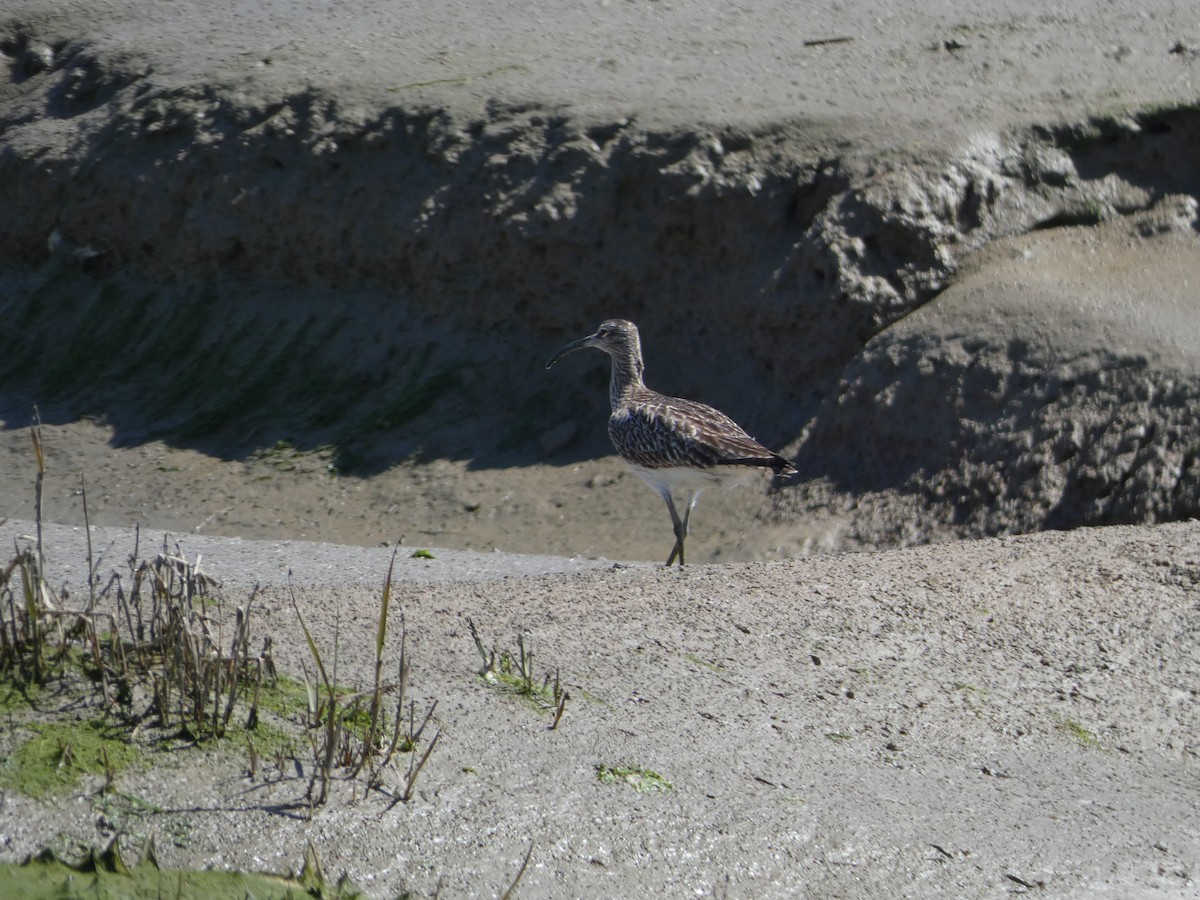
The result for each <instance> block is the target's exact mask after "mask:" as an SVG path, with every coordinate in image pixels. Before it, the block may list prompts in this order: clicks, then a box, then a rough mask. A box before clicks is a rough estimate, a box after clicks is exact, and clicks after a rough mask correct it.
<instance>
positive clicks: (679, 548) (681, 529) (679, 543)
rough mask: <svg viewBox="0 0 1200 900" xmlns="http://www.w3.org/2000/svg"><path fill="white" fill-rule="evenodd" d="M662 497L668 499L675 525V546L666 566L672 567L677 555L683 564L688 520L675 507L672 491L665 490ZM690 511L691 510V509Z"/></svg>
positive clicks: (672, 522) (672, 521) (672, 520)
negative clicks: (682, 517) (680, 516)
mask: <svg viewBox="0 0 1200 900" xmlns="http://www.w3.org/2000/svg"><path fill="white" fill-rule="evenodd" d="M662 498H663V499H664V500H666V501H667V509H668V510H669V511H670V513H671V524H672V525H674V526H675V547H674V549H672V550H671V555H670V556H668V557H667V562H666V567H667V568H668V569H669V568H671V564H672V563H673V562H675V557H679V565H681V566H682V565H683V539H684V538H685V537H687V522H686V520H684V519H680V518H679V512H678V510H676V509H675V501H674V500H673V499H672V498H671V492H670V491H666V490H664V491H663V492H662ZM688 512H691V510H690V509H689V510H688Z"/></svg>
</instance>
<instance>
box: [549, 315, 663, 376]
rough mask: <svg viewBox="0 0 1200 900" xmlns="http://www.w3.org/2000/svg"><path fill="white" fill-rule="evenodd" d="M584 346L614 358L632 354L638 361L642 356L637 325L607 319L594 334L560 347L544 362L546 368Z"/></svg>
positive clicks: (620, 320)
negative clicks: (601, 351)
mask: <svg viewBox="0 0 1200 900" xmlns="http://www.w3.org/2000/svg"><path fill="white" fill-rule="evenodd" d="M584 347H595V348H596V349H597V350H603V351H604V352H605V353H607V354H608V355H609V356H611V357H613V358H614V359H622V358H626V357H630V356H632V357H633V358H634V359H636V360H638V361H640V360H641V357H642V345H641V341H640V340H639V339H638V330H637V326H636V325H634V324H633V323H632V322H629V321H626V320H625V319H609V320H608V321H607V322H602V323H601V324H600V327H599V328H597V329H596V332H595V334H589V335H588V336H587V337H585V338H580V339H579V340H577V341H571V343H569V344H567V345H566V346H564V347H560V348H559V349H558V352H556V353H555V354H554V355H553V356H551V357H550V360H549V362H547V363H546V368H547V369H549V368H553V366H554V364H555V363H557V362H558V361H559V360H560V359H562V358H563V357H564V356H566V355H567V354H568V353H574V352H575V351H576V350H582V349H583V348H584Z"/></svg>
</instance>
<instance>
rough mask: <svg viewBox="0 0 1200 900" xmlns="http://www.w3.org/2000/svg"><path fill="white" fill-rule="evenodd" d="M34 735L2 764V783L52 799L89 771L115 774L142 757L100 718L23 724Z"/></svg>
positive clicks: (118, 731) (94, 773)
mask: <svg viewBox="0 0 1200 900" xmlns="http://www.w3.org/2000/svg"><path fill="white" fill-rule="evenodd" d="M23 727H24V728H26V729H28V730H29V732H30V733H31V735H32V736H31V737H29V738H28V739H27V740H25V741H24V742H23V743H21V744H20V745H19V746H18V747H17V748H16V750H15V752H13V753H12V755H11V756H10V757H9V758H8V759H7V760H5V762H4V763H3V764H2V765H0V786H3V787H5V788H12V789H15V790H17V791H20V792H21V793H22V794H26V795H28V796H30V797H38V798H42V797H48V796H50V795H52V794H60V793H63V792H64V791H68V790H70V789H72V788H74V787H76V786H77V785H78V784H79V783H80V781H81V780H82V779H83V778H84V776H86V775H105V776H106V777H109V778H111V777H112V776H113V775H115V774H116V773H118V772H122V771H124V770H126V769H129V768H131V767H133V766H135V765H140V764H141V762H142V760H143V757H142V754H141V753H140V752H139V751H138V749H137V748H136V747H134V746H133V745H132V744H130V743H129V742H128V741H126V740H125V739H124V738H123V737H122V735H121V731H120V729H114V728H112V727H111V726H109V725H108V724H107V723H105V722H104V721H102V720H99V719H92V720H89V721H85V722H74V723H71V722H51V723H48V724H29V725H26V726H23Z"/></svg>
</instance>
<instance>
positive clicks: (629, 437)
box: [546, 319, 796, 566]
mask: <svg viewBox="0 0 1200 900" xmlns="http://www.w3.org/2000/svg"><path fill="white" fill-rule="evenodd" d="M584 347H595V348H596V349H597V350H603V351H604V352H605V353H607V354H608V355H609V356H610V357H611V358H612V381H611V382H610V383H609V388H608V396H609V400H610V401H611V402H612V415H611V416H609V419H608V436H609V437H610V438H612V442H613V446H614V447H616V448H617V452H618V453H619V454H621V457H622V458H623V459H624V460H625V461H626V462H627V463H629V465H630V466H631V467H632V468H633V471H634V472H636V473H637V475H638V476H639V477H640V478H641V479H642V480H643V481H644V482H646V484H648V485H650V487H652V488H654V490H656V491H657V492H658V494H659V496H660V497H662V498H663V500H665V501H666V504H667V509H668V511H670V513H671V523H672V524H673V525H674V526H675V547H674V548H673V549H672V550H671V555H670V556H669V557H667V562H666V564H667V566H670V565H671V564H672V563H673V562H675V560H676V559H678V560H679V565H681V566H682V565H683V542H684V539H685V538H686V537H687V535H688V520H689V519H690V518H691V515H692V509H693V508H694V507H695V506H696V501H697V500H698V499H699V498H700V492H701V491H703V490H704V489H705V488H707V487H712V486H714V485H718V484H723V483H724V484H731V483H737V481H739V480H741V479H744V478H745V477H746V476H747V474H749V473H752V472H753V471H754V470H761V469H771V470H772V471H773V472H774V473H775V474H776V475H794V474H796V467H795V466H793V465H792V464H791V463H790V462H788V461H787V460H786V459H784V458H783V457H782V456H780V455H779V454H778V453H772V452H771V451H770V450H768V449H767V448H766V447H764V446H763V445H762V444H760V443H759V442H758V441H756V440H755V439H754V438H752V437H750V435H748V434H747V433H746V432H745V431H744V430H743V429H742V427H741V426H740V425H738V424H737V423H736V422H734V421H733V419H731V418H729V416H727V415H725V414H724V413H723V412H721V411H720V410H717V409H713V408H712V407H711V406H705V405H704V404H703V403H696V402H694V401H692V400H681V399H679V398H677V397H668V396H666V395H664V394H660V393H658V392H657V391H652V390H650V389H649V388H648V387H646V385H645V383H643V381H642V372H643V370H644V368H645V366H644V364H643V362H642V343H641V340H640V339H639V338H638V330H637V326H636V325H634V324H633V323H632V322H627V321H625V320H624V319H609V320H608V321H607V322H604V323H603V324H601V326H600V327H599V328H598V329H596V333H595V334H590V335H588V336H587V337H585V338H580V339H579V340H577V341H572V342H571V343H569V344H567V345H566V346H565V347H563V348H562V349H560V350H559V351H558V352H557V353H555V354H554V355H553V356H552V357H550V361H549V362H547V363H546V368H547V369H549V368H551V367H552V366H553V365H554V364H555V363H557V362H558V361H559V360H560V359H562V358H563V357H564V356H566V355H567V354H568V353H573V352H574V351H576V350H582V349H583V348H584ZM676 496H679V497H680V498H681V499H682V500H683V501H684V502H683V516H682V517H680V515H679V508H678V507H677V506H676V505H675V498H676Z"/></svg>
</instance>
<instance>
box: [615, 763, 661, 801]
mask: <svg viewBox="0 0 1200 900" xmlns="http://www.w3.org/2000/svg"><path fill="white" fill-rule="evenodd" d="M596 777H597V778H599V779H600V781H601V783H603V784H617V783H619V782H623V783H625V784H627V785H629V786H630V787H631V788H633V789H634V790H635V791H637V792H638V793H639V794H647V793H651V792H654V791H663V792H666V791H670V790H674V789H675V785H673V784H671V782H669V781H667V779H665V778H663V776H662V775H660V774H658V772H655V771H654V770H653V769H644V768H642V767H641V766H609V765H605V764H604V763H600V764H599V765H598V766H596Z"/></svg>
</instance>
